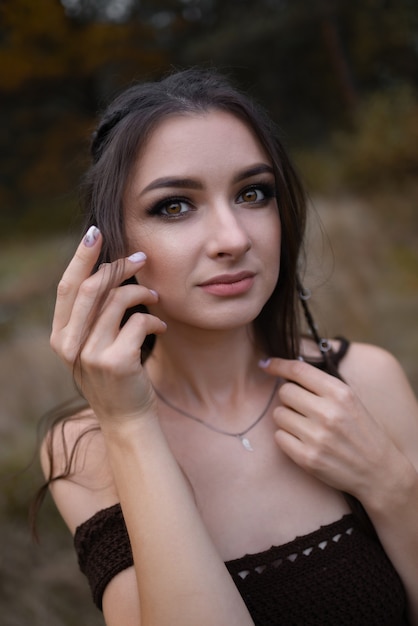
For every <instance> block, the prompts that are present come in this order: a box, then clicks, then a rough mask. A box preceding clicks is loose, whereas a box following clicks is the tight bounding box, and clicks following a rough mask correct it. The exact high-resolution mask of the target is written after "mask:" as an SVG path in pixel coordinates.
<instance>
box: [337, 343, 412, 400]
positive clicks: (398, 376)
mask: <svg viewBox="0 0 418 626" xmlns="http://www.w3.org/2000/svg"><path fill="white" fill-rule="evenodd" d="M340 370H341V373H342V375H343V376H344V378H346V380H347V382H349V383H351V384H355V385H356V387H359V388H364V391H367V390H368V391H369V392H370V393H373V392H376V391H379V390H380V391H381V392H385V390H388V388H389V390H390V392H391V393H393V392H394V391H395V392H396V391H397V392H398V393H405V394H406V396H408V397H409V396H412V397H413V395H414V394H413V391H412V388H411V386H410V384H409V381H408V379H407V377H406V375H405V372H404V370H403V368H402V366H401V364H400V363H399V361H398V360H397V359H396V358H395V356H394V355H393V354H391V353H390V352H388V351H387V350H385V349H384V348H380V347H379V346H375V345H371V344H366V343H352V344H350V347H349V349H348V351H347V354H346V356H345V357H344V359H343V360H342V361H341V366H340Z"/></svg>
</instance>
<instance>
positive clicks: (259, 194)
mask: <svg viewBox="0 0 418 626" xmlns="http://www.w3.org/2000/svg"><path fill="white" fill-rule="evenodd" d="M265 197H266V196H265V194H264V192H263V190H262V189H260V188H259V187H250V188H249V189H246V190H245V191H243V192H242V193H241V194H240V195H239V197H238V202H244V203H249V204H251V203H255V202H261V201H262V200H264V199H265Z"/></svg>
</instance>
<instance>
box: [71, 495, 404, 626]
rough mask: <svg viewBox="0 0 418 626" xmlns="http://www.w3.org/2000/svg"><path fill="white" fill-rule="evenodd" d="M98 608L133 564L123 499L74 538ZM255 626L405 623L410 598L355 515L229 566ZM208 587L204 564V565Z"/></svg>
mask: <svg viewBox="0 0 418 626" xmlns="http://www.w3.org/2000/svg"><path fill="white" fill-rule="evenodd" d="M74 542H75V547H76V551H77V553H78V560H79V565H80V569H81V571H82V572H83V573H84V574H85V575H86V576H87V578H88V580H89V583H90V587H91V590H92V594H93V599H94V601H95V603H96V605H97V606H98V607H99V608H101V606H102V596H103V592H104V590H105V588H106V585H107V584H108V583H109V581H110V580H111V579H112V578H113V577H114V576H116V574H117V573H118V572H120V571H122V570H123V569H126V568H127V567H130V566H131V565H133V558H132V551H131V547H130V543H129V537H128V533H127V530H126V526H125V522H124V519H123V515H122V510H121V507H120V505H119V504H115V505H114V506H111V507H109V508H107V509H103V510H101V511H99V512H98V513H96V514H95V515H94V516H93V517H92V518H90V519H89V520H87V521H86V522H84V523H83V524H81V526H79V527H78V528H77V530H76V533H75V537H74ZM225 565H226V567H227V569H228V571H229V573H230V575H231V577H232V579H233V580H234V583H235V585H236V586H237V588H238V590H239V592H240V594H241V596H242V598H243V600H244V602H245V604H246V605H247V608H248V610H249V612H250V614H251V617H252V619H253V621H254V624H255V626H407V624H408V620H407V618H406V596H405V591H404V588H403V586H402V583H401V581H400V578H399V576H398V574H397V572H396V571H395V569H394V568H393V566H392V564H391V563H390V561H389V559H388V558H387V556H386V554H385V552H384V551H383V549H382V548H381V546H380V544H379V543H378V542H377V541H376V540H374V539H372V538H370V537H369V535H368V534H367V533H365V532H364V531H363V530H362V526H361V525H360V524H359V523H358V522H357V519H356V517H355V516H354V515H353V514H347V515H344V516H343V517H342V518H341V519H339V520H337V521H336V522H333V523H331V524H328V525H326V526H321V528H319V529H318V530H316V531H314V532H311V533H309V534H307V535H304V536H303V537H297V538H296V539H295V540H293V541H290V542H289V543H286V544H284V545H281V546H277V547H276V546H274V547H272V548H270V549H269V550H266V551H264V552H260V553H258V554H248V555H246V556H243V557H241V558H239V559H235V560H233V561H227V562H226V563H225ZM202 584H203V585H204V567H202Z"/></svg>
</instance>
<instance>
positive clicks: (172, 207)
mask: <svg viewBox="0 0 418 626" xmlns="http://www.w3.org/2000/svg"><path fill="white" fill-rule="evenodd" d="M181 204H182V203H181V202H171V203H170V204H167V206H166V207H165V210H166V213H168V215H178V214H179V213H181V209H182V207H181Z"/></svg>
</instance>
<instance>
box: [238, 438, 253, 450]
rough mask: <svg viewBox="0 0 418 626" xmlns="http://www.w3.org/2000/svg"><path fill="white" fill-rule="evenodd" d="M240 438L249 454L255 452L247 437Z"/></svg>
mask: <svg viewBox="0 0 418 626" xmlns="http://www.w3.org/2000/svg"><path fill="white" fill-rule="evenodd" d="M239 438H240V441H241V443H242V445H243V446H244V448H245V449H246V450H247V452H254V448H253V447H252V445H251V443H250V440H249V439H247V437H244V435H240V436H239Z"/></svg>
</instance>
